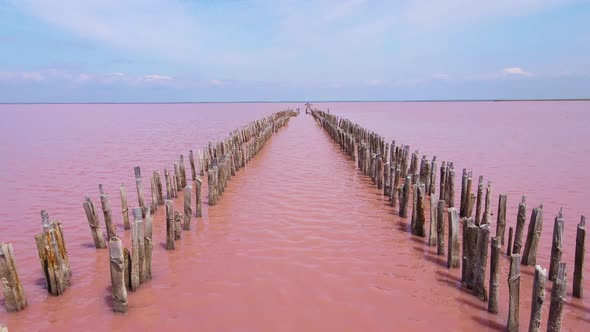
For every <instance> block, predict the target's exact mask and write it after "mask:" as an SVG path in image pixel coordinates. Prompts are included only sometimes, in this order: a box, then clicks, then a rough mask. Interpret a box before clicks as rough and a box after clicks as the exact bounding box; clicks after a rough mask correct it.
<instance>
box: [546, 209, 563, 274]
mask: <svg viewBox="0 0 590 332" xmlns="http://www.w3.org/2000/svg"><path fill="white" fill-rule="evenodd" d="M563 226H564V220H563V208H560V209H559V213H558V214H557V216H556V217H555V222H554V224H553V241H552V243H551V260H550V262H549V280H553V281H555V279H556V278H557V267H558V266H559V263H561V255H562V253H563V245H562V241H563Z"/></svg>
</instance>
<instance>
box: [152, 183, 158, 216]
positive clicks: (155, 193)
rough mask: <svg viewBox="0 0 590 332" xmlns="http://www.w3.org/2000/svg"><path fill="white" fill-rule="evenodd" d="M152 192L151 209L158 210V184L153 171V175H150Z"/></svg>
mask: <svg viewBox="0 0 590 332" xmlns="http://www.w3.org/2000/svg"><path fill="white" fill-rule="evenodd" d="M150 193H151V194H152V201H151V202H150V210H151V211H154V212H156V210H158V184H157V182H156V176H155V174H154V173H152V176H151V177H150ZM151 211H150V212H151Z"/></svg>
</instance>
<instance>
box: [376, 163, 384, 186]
mask: <svg viewBox="0 0 590 332" xmlns="http://www.w3.org/2000/svg"><path fill="white" fill-rule="evenodd" d="M376 159H377V160H376V161H377V163H376V172H377V174H376V176H375V181H376V182H377V189H383V159H382V158H381V156H380V155H377V156H376Z"/></svg>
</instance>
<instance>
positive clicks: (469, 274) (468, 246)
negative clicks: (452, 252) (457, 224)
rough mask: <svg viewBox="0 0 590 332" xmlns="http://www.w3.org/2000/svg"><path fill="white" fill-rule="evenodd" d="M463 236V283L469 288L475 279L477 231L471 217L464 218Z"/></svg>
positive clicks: (471, 287) (477, 228)
mask: <svg viewBox="0 0 590 332" xmlns="http://www.w3.org/2000/svg"><path fill="white" fill-rule="evenodd" d="M466 221H467V222H466V224H467V225H466V227H465V236H464V237H463V247H464V248H465V252H464V253H463V257H464V258H465V259H464V262H465V266H463V270H464V271H465V280H464V282H465V285H466V286H467V288H469V289H473V283H474V280H475V267H476V263H475V260H476V256H477V236H478V233H479V227H477V226H475V223H474V222H473V219H471V218H470V219H466Z"/></svg>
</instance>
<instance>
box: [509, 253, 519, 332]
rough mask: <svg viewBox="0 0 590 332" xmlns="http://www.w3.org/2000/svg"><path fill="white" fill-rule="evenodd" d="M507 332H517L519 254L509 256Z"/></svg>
mask: <svg viewBox="0 0 590 332" xmlns="http://www.w3.org/2000/svg"><path fill="white" fill-rule="evenodd" d="M508 289H509V290H508V292H509V294H508V328H507V330H508V332H518V328H519V325H520V323H519V316H520V314H519V311H520V254H512V256H510V272H509V274H508Z"/></svg>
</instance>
